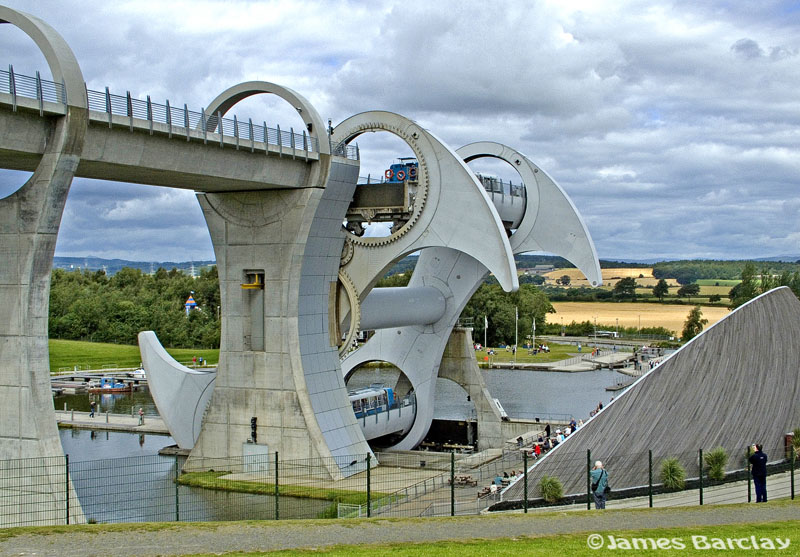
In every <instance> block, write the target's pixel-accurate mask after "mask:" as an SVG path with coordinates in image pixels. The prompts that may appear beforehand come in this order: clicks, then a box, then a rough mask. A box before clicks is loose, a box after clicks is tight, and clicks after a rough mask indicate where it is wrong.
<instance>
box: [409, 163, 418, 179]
mask: <svg viewBox="0 0 800 557" xmlns="http://www.w3.org/2000/svg"><path fill="white" fill-rule="evenodd" d="M408 177H409V178H411V179H412V180H413V179H414V178H416V177H417V167H416V166H412V167H410V168H409V169H408Z"/></svg>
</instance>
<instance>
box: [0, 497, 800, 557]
mask: <svg viewBox="0 0 800 557" xmlns="http://www.w3.org/2000/svg"><path fill="white" fill-rule="evenodd" d="M775 521H798V535H797V539H794V538H792V539H791V543H792V548H791V550H792V553H793V554H796V553H795V551H796V550H797V548H800V500H795V501H787V500H782V501H778V502H770V503H761V504H755V503H753V504H749V505H726V506H716V505H715V506H704V507H689V508H686V507H684V508H680V509H677V508H667V509H644V510H606V511H583V512H570V513H546V514H545V513H532V514H500V515H483V516H469V517H448V518H425V519H404V520H398V519H380V518H378V519H351V520H345V519H342V520H286V521H278V522H215V523H181V524H174V525H164V526H162V525H153V524H141V525H137V524H125V525H119V524H117V525H87V526H73V527H67V526H63V527H51V528H44V527H43V528H37V529H35V532H34V533H30V531H29V530H28V529H25V530H21V532H28V533H20V534H15V531H14V529H8V530H0V556H21V555H58V556H63V557H72V556H74V557H92V556H100V555H102V556H108V557H134V556H151V555H197V554H209V553H211V554H216V553H227V552H236V551H239V552H268V551H277V550H282V549H299V548H305V549H316V550H320V549H324V548H326V547H331V546H335V545H359V546H361V547H362V548H363V546H364V545H365V544H387V543H402V544H415V543H423V542H438V541H447V540H457V541H467V540H472V539H487V540H491V539H500V538H515V537H523V536H524V537H541V536H551V535H557V534H576V533H584V532H585V533H586V534H587V537H588V535H589V534H591V533H598V532H599V533H603V532H624V531H630V530H640V529H647V528H654V527H659V528H670V527H675V528H685V529H686V534H687V535H691V533H692V528H696V527H699V526H714V525H721V524H737V523H745V524H752V525H753V534H754V535H758V528H759V526H758V525H759V523H765V522H775Z"/></svg>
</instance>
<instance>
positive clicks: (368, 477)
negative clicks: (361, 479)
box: [367, 453, 372, 518]
mask: <svg viewBox="0 0 800 557" xmlns="http://www.w3.org/2000/svg"><path fill="white" fill-rule="evenodd" d="M371 456H372V455H370V454H369V453H367V518H369V517H370V516H372V501H371V500H370V499H371V497H370V491H369V490H370V480H371V478H370V474H371V468H372V467H371V466H370V460H371V459H370V457H371Z"/></svg>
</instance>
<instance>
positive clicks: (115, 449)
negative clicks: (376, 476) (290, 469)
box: [59, 429, 331, 522]
mask: <svg viewBox="0 0 800 557" xmlns="http://www.w3.org/2000/svg"><path fill="white" fill-rule="evenodd" d="M59 433H60V436H61V445H62V447H63V448H64V452H65V453H66V454H69V456H70V459H69V462H70V464H69V468H70V477H71V479H72V483H73V486H74V488H75V492H76V493H77V495H78V499H79V500H80V504H81V508H82V509H83V512H84V514H85V516H86V518H87V520H92V521H95V522H152V521H173V520H177V521H220V520H271V519H274V518H275V499H274V497H273V496H270V495H252V494H246V493H230V492H224V491H213V490H209V489H201V488H195V487H187V486H182V485H178V484H177V483H175V478H176V477H177V473H178V470H180V468H181V467H182V466H183V463H184V457H174V456H160V455H158V454H157V453H158V451H159V449H161V448H162V447H165V446H168V445H172V444H174V441H173V440H172V438H171V437H169V436H166V435H150V434H148V435H145V434H136V433H124V432H117V431H87V430H79V429H62V430H60V432H59ZM272 473H273V472H271V471H267V472H265V475H264V477H263V478H262V479H261V481H263V482H264V483H270V482H271V480H272ZM330 504H331V503H330V502H329V501H321V500H315V499H298V498H295V497H284V496H281V498H280V501H279V503H278V505H279V511H280V517H281V518H316V517H318V516H319V514H320V513H321V512H322V511H324V510H325V509H326V508H327V507H328V506H329V505H330Z"/></svg>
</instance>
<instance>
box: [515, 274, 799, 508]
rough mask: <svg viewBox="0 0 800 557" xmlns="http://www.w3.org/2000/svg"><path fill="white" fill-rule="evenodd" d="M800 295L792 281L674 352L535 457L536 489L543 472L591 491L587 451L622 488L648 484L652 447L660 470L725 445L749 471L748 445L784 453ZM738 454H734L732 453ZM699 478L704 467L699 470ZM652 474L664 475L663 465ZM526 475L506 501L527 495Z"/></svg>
mask: <svg viewBox="0 0 800 557" xmlns="http://www.w3.org/2000/svg"><path fill="white" fill-rule="evenodd" d="M798 331H800V301H799V300H798V299H797V297H795V295H794V294H793V293H792V291H791V290H790V289H789V288H786V287H781V288H776V289H774V290H771V291H769V292H767V293H765V294H762V295H761V296H759V297H757V298H755V299H753V300H751V301H750V302H748V303H747V304H744V305H742V306H741V307H739V308H737V309H736V310H735V311H733V312H732V313H730V314H729V315H728V316H726V317H725V318H724V319H722V320H720V321H718V322H717V323H715V324H714V325H713V326H711V327H709V328H708V329H707V330H705V331H703V332H702V333H701V334H700V335H698V336H697V337H695V338H694V339H692V340H691V341H690V342H688V343H687V344H686V345H684V346H683V347H682V348H681V349H680V350H679V351H677V352H676V353H674V354H672V355H671V356H670V357H669V358H667V359H666V360H664V362H663V363H662V364H661V365H659V366H657V367H656V368H654V369H653V370H652V371H651V372H650V373H648V374H647V375H644V376H643V377H641V378H640V379H639V380H638V381H636V383H634V384H633V385H632V386H631V387H630V388H628V389H627V390H626V391H625V392H623V393H622V394H621V395H620V396H619V397H617V398H616V399H615V400H614V401H612V402H611V403H610V404H609V405H608V406H606V407H605V408H604V409H603V410H602V411H601V412H599V413H598V414H597V415H596V416H594V417H593V418H592V419H591V420H589V421H588V422H587V423H586V424H585V425H584V426H583V427H582V428H580V429H579V430H578V431H577V432H575V433H573V434H572V435H570V436H569V437H568V438H567V439H566V440H565V441H564V442H563V443H561V444H560V445H559V446H558V447H556V448H555V449H553V450H552V451H550V453H548V454H547V455H546V456H545V457H544V458H542V459H541V460H539V461H538V462H537V463H535V464H534V465H533V466H532V467H531V469H530V471H529V474H528V486H529V496H530V497H537V496H538V484H539V480H540V479H541V477H542V476H543V475H545V474H547V475H554V476H556V477H558V478H559V479H560V480H561V482H562V483H563V485H564V493H565V494H574V493H585V492H586V451H587V449H589V450H591V454H592V461H594V460H601V461H603V464H604V465H605V468H606V469H607V470H608V473H609V481H610V484H611V485H612V487H613V488H614V489H622V488H627V487H634V486H642V485H647V483H648V477H647V474H648V454H647V451H648V450H652V451H653V464H654V468H655V469H656V471H657V470H658V465H659V463H660V462H661V460H663V459H664V458H667V457H673V456H674V457H680V458H681V460H683V464H684V466H685V467H686V468H687V471H688V472H689V473H688V475H689V476H691V475H692V474H691V470H695V471H696V470H697V459H698V450H699V449H703V450H704V451H706V450H711V449H713V448H716V447H724V448H726V449H727V450H728V453H729V455H730V459H729V464H728V467H729V468H730V469H733V468H741V467H742V466H743V462H742V458H743V455H744V451H745V449H746V447H747V445H748V444H753V443H761V444H763V445H764V451H765V452H766V453H767V455H768V456H769V457H770V460H780V459H782V458H783V450H784V447H783V443H784V434H785V433H786V432H789V431H791V430H792V429H793V428H795V427H798V425H800V404H798V401H800V372H799V371H798V370H800V335H798ZM734 451H735V452H734ZM695 477H696V472H695ZM654 481H658V480H657V472H656V473H655V477H654ZM522 493H523V485H522V482H521V481H520V482H517V483H516V484H513V485H511V486H509V487H508V488H507V489H506V490H505V492H504V493H503V499H504V500H514V499H521V498H522Z"/></svg>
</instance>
